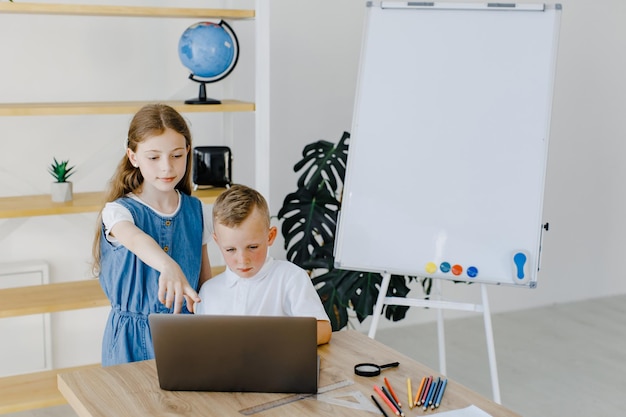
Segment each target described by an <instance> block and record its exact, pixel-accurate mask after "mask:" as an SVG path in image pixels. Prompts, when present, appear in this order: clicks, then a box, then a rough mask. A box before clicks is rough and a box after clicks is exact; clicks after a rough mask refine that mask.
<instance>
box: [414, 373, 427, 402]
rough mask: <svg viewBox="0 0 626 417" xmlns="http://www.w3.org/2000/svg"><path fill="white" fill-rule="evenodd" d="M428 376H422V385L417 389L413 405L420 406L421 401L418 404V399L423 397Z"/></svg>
mask: <svg viewBox="0 0 626 417" xmlns="http://www.w3.org/2000/svg"><path fill="white" fill-rule="evenodd" d="M427 379H428V378H426V377H423V378H422V382H420V386H419V388H418V389H417V392H416V393H415V401H413V406H415V407H417V406H419V405H420V404H421V403H419V404H418V401H419V400H420V399H421V397H422V391H423V390H424V385H426V380H427Z"/></svg>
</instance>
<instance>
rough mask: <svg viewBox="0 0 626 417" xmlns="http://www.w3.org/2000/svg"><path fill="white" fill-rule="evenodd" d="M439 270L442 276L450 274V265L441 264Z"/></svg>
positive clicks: (446, 263) (447, 263)
mask: <svg viewBox="0 0 626 417" xmlns="http://www.w3.org/2000/svg"><path fill="white" fill-rule="evenodd" d="M439 269H440V270H441V272H443V273H444V274H447V273H448V272H450V263H449V262H442V263H441V265H439Z"/></svg>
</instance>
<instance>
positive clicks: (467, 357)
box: [376, 295, 626, 417]
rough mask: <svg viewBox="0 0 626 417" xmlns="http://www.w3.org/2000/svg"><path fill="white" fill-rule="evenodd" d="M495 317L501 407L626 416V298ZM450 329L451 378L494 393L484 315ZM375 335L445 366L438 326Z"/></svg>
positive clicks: (573, 416) (532, 416)
mask: <svg viewBox="0 0 626 417" xmlns="http://www.w3.org/2000/svg"><path fill="white" fill-rule="evenodd" d="M492 322H493V332H494V338H495V346H496V356H497V367H498V375H499V379H500V393H501V400H502V404H504V405H505V406H507V407H508V408H510V409H512V410H514V411H516V412H518V413H519V414H521V415H522V416H525V417H540V416H555V417H556V416H568V417H578V416H579V417H588V416H602V417H612V416H615V417H617V416H620V417H621V416H625V415H626V296H624V295H622V296H615V297H610V298H603V299H597V300H589V301H582V302H577V303H569V304H561V305H554V306H550V307H544V308H539V309H532V310H525V311H520V312H515V313H506V314H496V315H493V316H492ZM445 327H446V332H445V333H446V349H447V355H446V356H447V368H448V369H447V370H448V376H449V377H450V378H453V379H455V380H457V381H458V382H460V383H462V384H464V385H466V386H468V387H470V388H472V389H473V390H475V391H477V392H479V393H481V394H483V395H485V396H487V397H489V398H492V391H491V379H490V375H489V362H488V359H487V348H486V342H485V337H484V334H485V333H484V327H483V318H482V316H478V317H476V318H469V319H458V320H450V321H448V322H446V326H445ZM376 339H377V340H379V341H381V342H384V343H385V344H387V345H389V346H392V347H394V348H395V349H397V350H399V351H400V352H402V353H404V354H406V355H407V356H410V357H412V358H415V359H416V360H418V361H420V362H422V363H424V364H426V365H428V366H430V367H431V368H433V369H438V367H439V365H438V355H437V342H436V340H437V333H436V325H434V324H433V325H422V326H416V327H415V328H412V329H410V331H409V330H407V331H406V332H398V331H397V330H395V329H394V330H380V331H379V332H378V334H377V335H376ZM494 417H495V416H494Z"/></svg>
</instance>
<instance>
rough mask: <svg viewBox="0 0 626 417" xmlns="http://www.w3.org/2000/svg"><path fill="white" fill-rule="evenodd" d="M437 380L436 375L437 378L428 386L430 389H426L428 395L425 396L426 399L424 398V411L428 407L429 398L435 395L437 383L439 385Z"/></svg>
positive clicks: (438, 379)
mask: <svg viewBox="0 0 626 417" xmlns="http://www.w3.org/2000/svg"><path fill="white" fill-rule="evenodd" d="M439 381H440V378H439V377H437V380H436V381H435V382H433V383H432V385H431V386H430V390H428V396H427V397H426V400H424V411H426V410H427V409H428V403H430V401H431V399H432V398H433V396H434V395H435V391H437V385H439Z"/></svg>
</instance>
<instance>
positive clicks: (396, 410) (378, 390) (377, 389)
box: [374, 385, 400, 416]
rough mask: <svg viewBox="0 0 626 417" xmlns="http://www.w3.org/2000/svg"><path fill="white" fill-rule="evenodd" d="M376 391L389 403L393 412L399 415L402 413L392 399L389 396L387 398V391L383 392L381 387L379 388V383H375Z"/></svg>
mask: <svg viewBox="0 0 626 417" xmlns="http://www.w3.org/2000/svg"><path fill="white" fill-rule="evenodd" d="M374 391H376V392H377V393H378V395H379V396H380V398H382V399H383V401H384V402H385V403H387V405H388V406H389V408H391V411H393V413H394V414H395V415H397V416H399V415H400V411H399V410H398V409H397V408H396V406H395V405H393V403H392V402H391V400H389V398H387V396H386V395H385V393H383V392H382V391H381V390H380V388H378V386H377V385H374Z"/></svg>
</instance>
